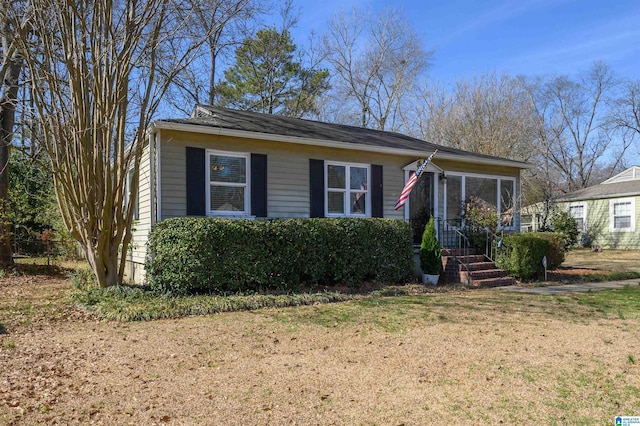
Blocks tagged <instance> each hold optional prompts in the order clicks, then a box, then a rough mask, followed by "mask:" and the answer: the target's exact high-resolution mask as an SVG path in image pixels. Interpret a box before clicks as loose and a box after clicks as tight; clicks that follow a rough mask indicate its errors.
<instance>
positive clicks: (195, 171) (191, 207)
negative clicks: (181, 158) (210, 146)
mask: <svg viewBox="0 0 640 426" xmlns="http://www.w3.org/2000/svg"><path fill="white" fill-rule="evenodd" d="M204 156H205V150H204V148H192V147H189V146H188V147H187V215H188V216H204V215H206V213H207V210H206V206H205V204H206V199H205V186H206V182H205V179H206V173H205V157H204Z"/></svg>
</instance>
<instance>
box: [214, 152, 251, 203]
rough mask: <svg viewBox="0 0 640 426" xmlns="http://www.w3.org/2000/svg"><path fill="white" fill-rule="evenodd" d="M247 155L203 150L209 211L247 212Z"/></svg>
mask: <svg viewBox="0 0 640 426" xmlns="http://www.w3.org/2000/svg"><path fill="white" fill-rule="evenodd" d="M249 158H250V156H249V154H238V153H228V152H219V151H207V182H209V188H208V191H207V206H208V211H209V213H210V214H213V215H248V214H249V212H250V209H249V196H250V194H249V175H248V173H247V172H248V170H249Z"/></svg>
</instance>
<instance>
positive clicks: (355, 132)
mask: <svg viewBox="0 0 640 426" xmlns="http://www.w3.org/2000/svg"><path fill="white" fill-rule="evenodd" d="M160 121H164V122H168V123H179V124H189V125H196V126H208V127H218V128H223V129H231V130H239V131H246V132H256V133H265V134H271V135H282V136H289V137H299V138H307V139H316V140H323V141H335V142H344V143H351V144H360V145H368V146H375V147H386V148H395V149H404V150H415V151H419V152H421V153H425V152H429V151H433V150H434V149H435V148H438V149H439V152H440V153H448V154H451V155H455V156H462V157H465V158H466V159H467V160H469V159H471V158H475V159H483V160H490V161H491V160H493V161H496V162H500V161H509V162H512V163H514V166H516V167H518V166H519V167H521V168H529V167H530V164H528V163H525V162H522V161H516V160H510V159H507V158H500V157H495V156H491V155H484V154H476V153H472V152H468V151H463V150H461V149H456V148H449V147H443V146H440V145H436V144H434V143H430V142H426V141H423V140H420V139H416V138H412V137H410V136H406V135H403V134H400V133H393V132H384V131H379V130H372V129H365V128H361V127H354V126H347V125H343V124H332V123H323V122H320V121H312V120H304V119H299V118H291V117H284V116H280V115H273V114H261V113H256V112H249V111H238V110H233V109H228V108H221V107H214V106H208V105H198V106H197V107H196V110H195V111H194V114H193V116H192V117H190V118H183V119H165V120H160Z"/></svg>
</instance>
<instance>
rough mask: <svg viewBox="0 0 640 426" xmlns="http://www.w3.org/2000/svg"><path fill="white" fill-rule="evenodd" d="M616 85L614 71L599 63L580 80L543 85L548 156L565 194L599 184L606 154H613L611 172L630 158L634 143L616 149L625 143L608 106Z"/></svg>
mask: <svg viewBox="0 0 640 426" xmlns="http://www.w3.org/2000/svg"><path fill="white" fill-rule="evenodd" d="M616 84H617V83H616V80H615V78H614V74H613V72H612V71H611V69H610V68H609V66H608V65H607V64H605V63H604V62H595V63H594V64H593V65H592V66H591V68H589V69H588V70H587V71H586V72H583V73H581V74H580V76H579V78H578V79H576V80H572V79H570V78H569V77H567V76H556V77H548V78H546V79H545V81H544V82H543V83H542V84H539V85H538V88H537V90H538V91H539V94H538V96H536V98H537V101H538V113H539V114H541V115H540V116H539V120H540V121H541V122H543V123H546V125H545V131H548V132H550V133H547V134H546V140H547V144H548V146H547V148H546V150H547V152H546V155H548V159H549V161H550V162H551V163H552V164H553V166H554V167H555V168H556V169H557V170H558V172H559V173H560V176H561V178H562V183H563V184H564V186H563V188H562V190H563V191H564V192H570V191H574V190H576V189H580V188H585V187H587V186H589V185H592V184H594V183H596V182H595V177H596V175H597V173H598V170H600V169H602V168H603V167H606V166H607V165H606V164H605V161H604V160H603V155H604V154H605V153H609V154H613V157H612V158H613V160H612V163H613V165H614V166H613V167H609V168H610V169H611V172H613V171H614V170H615V169H616V167H615V165H616V164H617V163H619V162H620V161H622V159H623V158H624V153H625V151H626V150H627V148H628V146H629V145H628V141H625V140H623V139H620V140H621V145H620V146H615V145H616V143H618V140H619V138H616V134H615V131H614V130H615V129H613V128H612V127H611V126H610V125H609V124H610V122H609V119H608V114H607V100H608V98H610V97H611V96H612V95H613V93H614V92H613V91H614V90H615V88H616ZM614 147H615V148H616V149H612V148H614Z"/></svg>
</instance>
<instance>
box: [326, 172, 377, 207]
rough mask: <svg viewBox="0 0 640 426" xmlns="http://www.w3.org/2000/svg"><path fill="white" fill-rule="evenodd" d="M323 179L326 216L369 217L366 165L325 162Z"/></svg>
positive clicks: (369, 203) (368, 179)
mask: <svg viewBox="0 0 640 426" xmlns="http://www.w3.org/2000/svg"><path fill="white" fill-rule="evenodd" d="M325 179H326V182H325V188H326V198H325V201H326V202H325V206H326V207H325V209H326V215H327V216H329V217H331V216H334V217H369V216H371V199H370V196H369V181H370V179H371V170H370V166H369V165H368V164H352V163H334V162H325Z"/></svg>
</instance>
